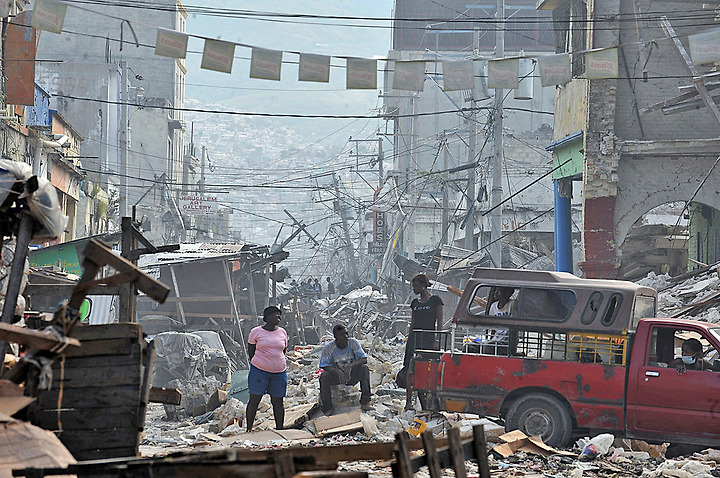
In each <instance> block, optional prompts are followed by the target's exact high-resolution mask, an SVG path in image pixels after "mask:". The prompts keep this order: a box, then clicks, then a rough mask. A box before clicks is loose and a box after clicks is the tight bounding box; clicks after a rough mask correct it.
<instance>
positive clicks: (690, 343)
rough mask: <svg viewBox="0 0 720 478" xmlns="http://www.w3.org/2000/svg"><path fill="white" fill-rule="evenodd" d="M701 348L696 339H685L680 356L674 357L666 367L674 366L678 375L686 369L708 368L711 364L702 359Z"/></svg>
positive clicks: (709, 368)
mask: <svg viewBox="0 0 720 478" xmlns="http://www.w3.org/2000/svg"><path fill="white" fill-rule="evenodd" d="M702 357H703V348H702V344H701V343H700V341H699V340H698V339H687V340H686V341H685V342H683V344H682V357H680V358H676V359H675V360H673V361H672V362H670V363H669V364H668V367H675V369H676V370H677V373H678V375H682V374H684V373H685V372H686V371H687V370H708V371H712V366H711V365H710V364H709V363H707V362H706V361H705V360H703V358H702Z"/></svg>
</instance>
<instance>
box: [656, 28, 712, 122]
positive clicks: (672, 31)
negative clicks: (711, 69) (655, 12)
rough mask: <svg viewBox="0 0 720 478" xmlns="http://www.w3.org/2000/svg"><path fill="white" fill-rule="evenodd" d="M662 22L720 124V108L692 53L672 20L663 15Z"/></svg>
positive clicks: (698, 89)
mask: <svg viewBox="0 0 720 478" xmlns="http://www.w3.org/2000/svg"><path fill="white" fill-rule="evenodd" d="M660 23H661V24H662V28H663V30H665V33H666V34H667V35H668V36H669V37H670V38H672V41H673V44H674V45H675V48H676V49H677V51H678V53H680V56H681V57H682V59H683V60H684V61H685V66H686V67H687V69H688V71H689V72H690V74H692V76H693V83H694V84H695V88H696V89H697V91H698V93H700V98H702V100H703V102H704V103H705V106H707V109H708V110H710V113H711V114H712V116H713V118H714V119H715V121H716V122H717V123H718V125H720V110H718V107H717V105H716V104H715V102H714V101H713V99H712V96H710V92H709V91H708V89H707V87H706V86H705V80H704V79H703V78H702V77H701V76H700V74H699V73H698V70H697V68H695V65H693V62H692V60H691V59H690V55H688V52H687V51H686V50H685V47H684V46H683V44H682V42H681V41H680V38H678V36H677V34H676V33H675V29H674V28H673V26H672V25H671V24H670V21H669V20H668V19H667V17H665V16H663V17H661V18H660Z"/></svg>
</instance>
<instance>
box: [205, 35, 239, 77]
mask: <svg viewBox="0 0 720 478" xmlns="http://www.w3.org/2000/svg"><path fill="white" fill-rule="evenodd" d="M234 56H235V44H234V43H231V42H227V41H222V40H210V39H206V40H205V47H204V48H203V56H202V62H201V63H200V68H203V69H205V70H214V71H221V72H223V73H231V72H232V65H233V57H234Z"/></svg>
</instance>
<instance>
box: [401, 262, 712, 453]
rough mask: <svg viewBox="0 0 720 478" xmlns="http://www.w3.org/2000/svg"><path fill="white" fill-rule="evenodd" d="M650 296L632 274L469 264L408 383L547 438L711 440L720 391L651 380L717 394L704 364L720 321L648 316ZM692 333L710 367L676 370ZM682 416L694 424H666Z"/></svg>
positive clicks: (432, 403) (652, 304) (560, 442)
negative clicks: (435, 341) (600, 434)
mask: <svg viewBox="0 0 720 478" xmlns="http://www.w3.org/2000/svg"><path fill="white" fill-rule="evenodd" d="M656 303H657V292H656V291H655V290H654V289H651V288H648V287H642V286H638V285H637V284H634V283H631V282H625V281H613V280H594V279H581V278H578V277H575V276H573V275H571V274H567V273H561V272H546V271H522V270H511V269H477V270H476V271H475V272H474V273H473V276H472V278H471V279H470V280H469V281H468V284H467V286H466V287H465V290H464V292H463V295H462V297H461V299H460V302H459V304H458V307H457V310H456V311H455V314H454V316H453V322H452V327H451V329H450V330H448V331H444V332H442V333H441V337H440V344H441V347H440V350H422V349H416V351H415V356H414V358H413V360H414V363H413V371H414V378H413V388H414V389H415V390H419V391H422V392H426V395H427V396H428V402H427V403H428V407H429V408H434V409H439V410H448V411H457V412H469V413H477V414H480V415H489V416H497V417H501V418H503V419H504V420H505V426H506V429H507V430H508V431H510V430H514V429H520V430H522V431H524V432H525V433H526V434H528V435H532V436H537V435H539V436H542V438H543V440H545V442H546V443H549V444H550V445H554V446H565V445H567V444H568V443H569V442H570V439H571V437H572V434H573V431H578V430H593V431H600V430H603V431H609V432H616V433H618V434H621V435H624V436H631V437H637V438H643V439H650V440H653V441H657V440H659V439H662V440H665V439H668V440H672V441H677V442H685V443H700V444H708V445H713V446H714V445H716V444H718V443H720V400H718V404H719V405H718V406H717V407H716V406H715V405H714V402H712V400H711V399H710V396H709V395H708V396H707V397H705V396H704V397H705V398H702V399H700V402H701V403H698V404H697V406H695V405H692V404H689V403H687V404H684V403H683V397H681V396H678V397H676V398H675V399H671V400H670V401H669V403H668V402H667V400H665V399H664V398H662V396H661V395H659V394H657V393H655V391H654V390H655V387H656V385H655V384H657V386H658V387H661V386H662V387H661V388H659V389H658V390H660V389H662V390H663V392H662V393H663V394H670V392H669V388H671V387H678V389H677V391H676V392H675V393H676V394H680V393H681V392H679V391H680V390H682V389H683V388H684V387H682V386H681V383H682V382H681V380H682V379H683V378H689V379H692V380H694V381H693V386H702V387H704V388H706V389H708V390H709V392H708V393H714V396H715V397H718V396H720V395H719V394H718V393H717V392H720V373H717V372H711V370H712V369H713V365H714V363H713V362H714V361H715V360H716V358H717V350H719V349H720V348H719V347H718V330H720V328H715V327H712V326H709V325H708V324H703V323H700V322H690V321H684V320H673V319H650V318H652V317H655V316H656ZM498 313H499V314H502V315H495V314H498ZM427 333H434V332H431V331H428V332H427ZM676 333H677V334H678V335H676ZM693 334H695V335H697V336H698V337H700V338H701V340H700V342H701V343H703V354H704V360H705V362H704V363H707V367H706V368H705V369H703V370H698V371H696V370H687V371H686V372H685V373H683V374H679V373H678V371H677V370H676V368H674V367H671V366H670V364H673V365H674V364H675V361H676V359H677V358H678V357H679V355H678V354H679V353H680V347H681V346H682V340H683V339H682V337H689V336H690V335H693ZM663 364H664V365H665V366H663ZM718 367H720V365H718ZM696 372H697V374H699V373H704V375H703V376H697V377H694V376H695V375H697V374H696ZM671 374H674V375H673V376H671ZM656 379H657V380H656ZM695 381H696V382H697V383H695ZM666 382H667V384H668V385H665V383H666ZM690 382H691V380H688V381H687V383H688V384H690ZM685 390H687V389H686V388H685ZM668 396H670V397H672V394H670V395H668ZM686 400H687V401H690V400H689V397H687V396H686ZM711 402H712V403H711ZM715 408H717V409H718V410H717V414H716V411H715ZM653 414H663V415H664V418H661V419H657V420H656V419H654V418H652V417H653V416H654V415H653ZM686 414H689V415H691V416H693V417H694V421H692V422H691V421H689V418H688V417H685V415H686ZM673 417H675V418H673ZM681 417H685V418H681ZM686 418H688V422H686V423H688V424H689V423H693V425H687V426H685V424H681V425H677V426H675V425H673V423H674V422H675V421H676V419H682V420H684V419H686ZM700 422H702V423H700ZM663 427H664V428H663ZM693 427H696V428H697V430H698V431H697V432H695V431H692V430H690V428H693ZM713 427H714V430H715V432H712V431H711V430H710V428H713ZM663 437H664V438H663Z"/></svg>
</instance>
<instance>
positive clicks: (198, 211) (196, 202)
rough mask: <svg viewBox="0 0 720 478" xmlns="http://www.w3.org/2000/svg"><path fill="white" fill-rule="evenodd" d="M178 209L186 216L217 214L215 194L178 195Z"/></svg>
mask: <svg viewBox="0 0 720 478" xmlns="http://www.w3.org/2000/svg"><path fill="white" fill-rule="evenodd" d="M180 211H181V212H182V213H183V214H186V215H188V216H202V215H207V214H217V212H218V202H217V196H207V195H205V196H201V195H199V194H198V195H195V196H180Z"/></svg>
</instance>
